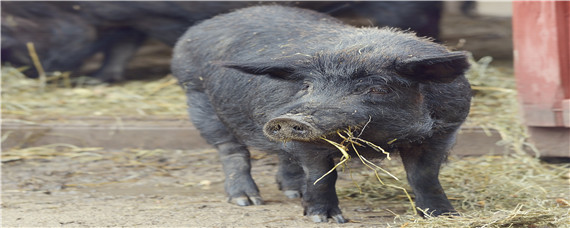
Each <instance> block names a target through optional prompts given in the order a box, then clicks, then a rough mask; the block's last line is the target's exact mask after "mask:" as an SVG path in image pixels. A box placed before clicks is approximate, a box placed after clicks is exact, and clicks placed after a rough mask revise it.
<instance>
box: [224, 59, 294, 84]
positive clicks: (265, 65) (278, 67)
mask: <svg viewBox="0 0 570 228" xmlns="http://www.w3.org/2000/svg"><path fill="white" fill-rule="evenodd" d="M221 65H222V66H224V67H227V68H232V69H236V70H239V71H241V72H244V73H247V74H253V75H269V76H270V77H274V78H279V79H285V80H292V79H294V76H293V75H294V72H295V68H294V67H293V66H291V65H289V64H284V63H281V64H279V63H275V62H271V63H270V62H261V63H260V62H254V63H236V62H223V63H221Z"/></svg>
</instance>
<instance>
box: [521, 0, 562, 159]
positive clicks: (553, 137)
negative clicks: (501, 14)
mask: <svg viewBox="0 0 570 228" xmlns="http://www.w3.org/2000/svg"><path fill="white" fill-rule="evenodd" d="M569 38H570V2H567V1H530V2H527V1H514V2H513V45H514V65H515V66H514V67H515V76H516V79H517V90H518V93H519V102H520V104H521V109H522V114H523V118H524V121H525V124H526V125H527V126H528V127H529V132H530V134H531V139H533V141H534V142H535V144H536V146H537V147H538V148H539V150H541V154H542V156H564V157H570V144H569V141H570V39H569Z"/></svg>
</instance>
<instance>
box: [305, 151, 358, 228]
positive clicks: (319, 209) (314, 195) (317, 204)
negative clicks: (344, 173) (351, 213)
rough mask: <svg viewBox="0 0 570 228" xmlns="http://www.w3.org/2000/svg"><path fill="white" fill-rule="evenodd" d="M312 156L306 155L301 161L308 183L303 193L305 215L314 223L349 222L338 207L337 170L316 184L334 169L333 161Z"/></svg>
mask: <svg viewBox="0 0 570 228" xmlns="http://www.w3.org/2000/svg"><path fill="white" fill-rule="evenodd" d="M312 155H314V154H312V153H306V154H305V155H304V156H303V157H304V158H301V159H300V160H301V163H302V166H303V170H304V171H305V181H306V182H305V185H304V188H303V191H302V194H303V201H302V202H303V207H304V209H305V211H304V214H305V215H306V216H309V217H310V218H311V219H312V220H313V221H314V222H326V221H327V219H328V218H333V219H334V220H335V221H336V222H337V223H345V222H347V219H345V218H344V217H343V216H342V212H341V211H340V208H339V207H338V197H337V195H336V190H335V183H336V178H337V173H336V170H334V171H332V172H331V173H329V174H327V175H326V176H325V177H324V178H322V179H321V180H319V182H317V183H316V184H315V181H316V180H317V179H319V178H321V177H322V176H323V175H324V174H325V173H327V172H328V171H329V170H331V169H332V168H333V167H334V161H333V159H332V158H329V157H319V156H312Z"/></svg>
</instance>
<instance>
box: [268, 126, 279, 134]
mask: <svg viewBox="0 0 570 228" xmlns="http://www.w3.org/2000/svg"><path fill="white" fill-rule="evenodd" d="M280 130H281V125H280V124H275V125H271V126H270V127H269V131H270V132H271V133H273V134H274V135H276V134H279V131H280Z"/></svg>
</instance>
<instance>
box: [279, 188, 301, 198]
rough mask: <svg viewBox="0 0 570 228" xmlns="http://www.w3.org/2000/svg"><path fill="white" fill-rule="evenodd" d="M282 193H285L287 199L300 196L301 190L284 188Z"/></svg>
mask: <svg viewBox="0 0 570 228" xmlns="http://www.w3.org/2000/svg"><path fill="white" fill-rule="evenodd" d="M283 194H285V196H287V198H289V199H296V198H301V192H299V191H297V190H285V191H283Z"/></svg>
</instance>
